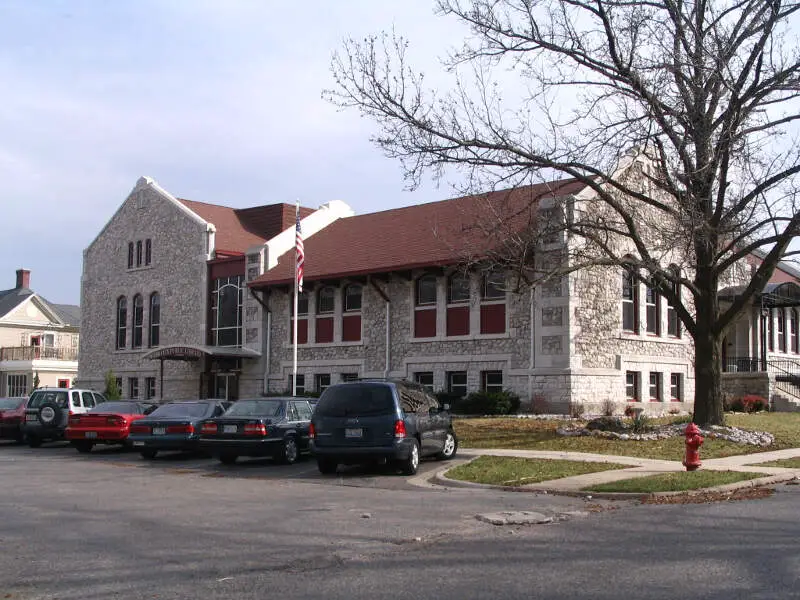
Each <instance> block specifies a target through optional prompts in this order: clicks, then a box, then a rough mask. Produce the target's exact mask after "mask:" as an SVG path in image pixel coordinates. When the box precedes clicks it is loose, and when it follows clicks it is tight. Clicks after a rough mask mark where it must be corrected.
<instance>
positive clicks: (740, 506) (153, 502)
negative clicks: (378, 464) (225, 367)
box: [0, 444, 800, 600]
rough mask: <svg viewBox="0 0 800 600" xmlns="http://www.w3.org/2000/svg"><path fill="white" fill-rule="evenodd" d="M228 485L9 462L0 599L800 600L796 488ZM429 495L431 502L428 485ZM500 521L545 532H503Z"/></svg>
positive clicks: (238, 481)
mask: <svg viewBox="0 0 800 600" xmlns="http://www.w3.org/2000/svg"><path fill="white" fill-rule="evenodd" d="M439 467H441V463H423V465H422V468H421V469H420V473H421V476H418V477H417V478H415V479H414V482H415V483H416V485H415V484H414V483H412V482H411V481H410V480H408V479H407V478H404V477H401V476H398V475H395V474H393V473H391V472H380V471H379V472H364V471H363V470H358V469H356V470H352V471H351V470H348V472H346V473H344V474H343V475H340V476H336V477H323V476H321V475H320V474H319V473H317V471H316V465H315V463H314V462H313V461H312V460H309V459H305V460H303V461H301V462H300V463H298V464H297V465H293V466H291V467H283V466H279V465H274V464H272V462H271V461H268V460H264V461H251V462H248V463H243V464H242V465H236V466H234V468H232V469H231V468H225V467H222V466H220V465H218V464H217V463H216V462H215V461H211V460H208V459H203V458H195V457H187V456H173V457H166V458H164V459H158V460H156V461H154V462H153V463H148V462H146V461H143V460H142V459H141V458H140V457H139V456H138V454H135V453H126V452H122V451H120V450H117V449H108V450H103V449H101V450H98V451H95V452H93V453H92V454H91V455H89V456H82V455H79V454H78V453H77V452H75V451H74V450H73V449H72V448H69V447H67V446H64V445H60V444H54V445H50V446H47V447H44V448H41V449H37V450H31V449H28V448H24V447H17V446H4V447H2V448H0V478H1V479H0V480H2V482H3V493H2V495H0V514H1V515H2V519H0V543H1V544H2V547H3V548H4V558H3V560H2V561H0V592H2V594H0V597H1V598H13V599H17V600H32V599H56V598H58V599H62V600H66V599H73V598H74V599H77V598H86V599H90V598H95V599H101V598H102V599H105V598H212V599H213V598H266V597H276V596H280V597H284V598H377V597H386V596H410V597H414V598H437V599H441V598H490V597H498V598H532V597H540V598H565V599H566V598H619V597H629V598H675V597H678V596H684V597H696V598H717V597H718V598H723V597H724V598H739V597H741V598H778V597H781V598H787V597H800V592H797V591H795V589H794V587H793V586H794V585H795V584H796V583H797V581H798V579H800V577H798V575H800V552H798V550H797V543H796V539H797V536H798V533H800V527H798V526H797V522H796V513H797V502H798V493H799V490H798V486H781V487H779V488H778V491H777V492H776V494H775V495H773V496H772V497H771V498H767V499H763V500H756V501H746V502H726V503H717V504H705V505H673V506H652V505H639V504H638V503H634V502H610V501H597V500H596V499H586V498H567V497H556V496H552V495H545V494H533V493H514V492H500V491H495V490H471V489H437V488H434V487H430V486H427V487H424V480H425V478H426V477H425V475H426V474H430V473H431V472H432V471H433V470H435V469H438V468H439ZM420 484H422V485H420ZM499 510H527V511H536V512H541V513H543V514H545V515H548V516H551V517H553V518H554V521H553V522H552V523H549V524H543V525H531V526H513V527H510V526H494V525H489V524H487V523H484V522H481V521H479V520H477V519H476V518H475V516H476V515H477V514H481V513H486V512H493V511H499Z"/></svg>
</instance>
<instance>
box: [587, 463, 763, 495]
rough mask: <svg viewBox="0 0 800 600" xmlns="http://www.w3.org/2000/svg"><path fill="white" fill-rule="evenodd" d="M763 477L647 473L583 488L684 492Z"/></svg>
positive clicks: (645, 492) (704, 473)
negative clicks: (633, 477)
mask: <svg viewBox="0 0 800 600" xmlns="http://www.w3.org/2000/svg"><path fill="white" fill-rule="evenodd" d="M758 477H765V475H764V474H763V473H738V472H735V471H703V470H702V469H701V470H699V471H681V472H678V473H663V474H661V475H649V476H647V477H639V478H636V479H623V480H622V481H614V482H612V483H603V484H598V485H595V486H591V487H587V488H584V489H583V491H585V492H630V493H636V494H649V493H652V492H684V491H686V490H698V489H702V488H709V487H714V486H717V485H725V484H726V483H735V482H737V481H744V480H745V479H756V478H758Z"/></svg>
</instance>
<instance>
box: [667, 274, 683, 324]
mask: <svg viewBox="0 0 800 600" xmlns="http://www.w3.org/2000/svg"><path fill="white" fill-rule="evenodd" d="M672 291H673V292H674V293H675V295H676V296H677V295H678V294H679V293H680V288H679V286H678V284H677V283H673V284H672ZM667 335H669V336H671V337H676V338H679V337H681V323H680V321H679V320H678V311H677V310H675V305H674V304H673V303H672V302H671V301H668V302H667Z"/></svg>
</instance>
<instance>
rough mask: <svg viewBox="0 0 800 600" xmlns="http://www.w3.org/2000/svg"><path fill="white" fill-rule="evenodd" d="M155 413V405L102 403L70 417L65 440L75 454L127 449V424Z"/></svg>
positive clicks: (118, 401)
mask: <svg viewBox="0 0 800 600" xmlns="http://www.w3.org/2000/svg"><path fill="white" fill-rule="evenodd" d="M155 409H156V405H155V404H150V403H147V402H136V401H132V400H115V401H113V402H105V403H103V404H101V405H99V406H96V407H95V408H93V409H91V410H90V411H89V412H88V413H85V414H80V415H72V416H71V417H70V418H69V425H68V426H67V430H66V436H65V437H66V438H67V439H68V440H69V441H70V442H71V443H72V445H73V446H75V448H76V449H77V450H78V452H83V453H86V452H91V451H92V448H93V447H94V445H95V444H122V445H125V446H130V445H131V444H130V442H129V441H128V434H129V433H130V428H131V423H133V422H134V421H138V420H139V419H143V418H144V417H145V415H148V414H150V413H151V412H152V411H154V410H155Z"/></svg>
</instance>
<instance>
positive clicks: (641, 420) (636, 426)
mask: <svg viewBox="0 0 800 600" xmlns="http://www.w3.org/2000/svg"><path fill="white" fill-rule="evenodd" d="M649 430H650V417H648V416H647V415H646V414H644V412H642V411H638V412H636V413H635V414H634V415H633V416H632V417H631V431H633V432H634V433H644V432H645V431H649Z"/></svg>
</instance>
